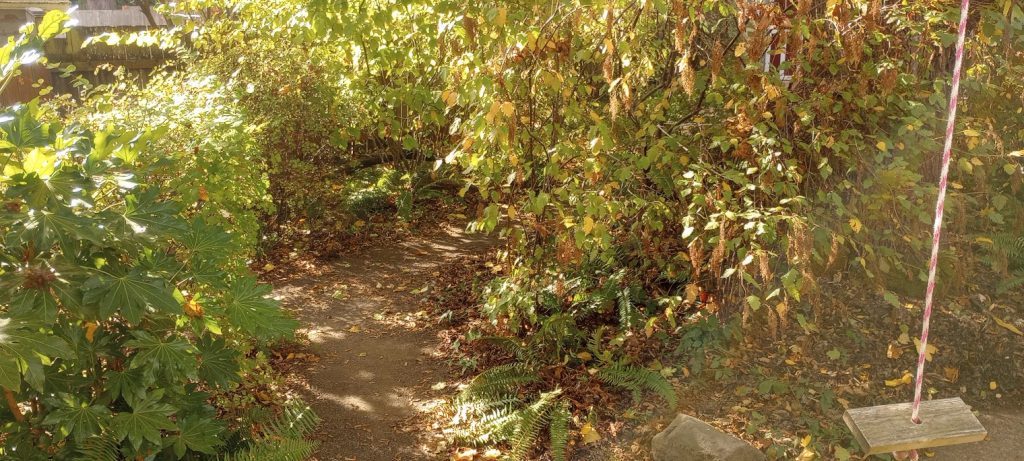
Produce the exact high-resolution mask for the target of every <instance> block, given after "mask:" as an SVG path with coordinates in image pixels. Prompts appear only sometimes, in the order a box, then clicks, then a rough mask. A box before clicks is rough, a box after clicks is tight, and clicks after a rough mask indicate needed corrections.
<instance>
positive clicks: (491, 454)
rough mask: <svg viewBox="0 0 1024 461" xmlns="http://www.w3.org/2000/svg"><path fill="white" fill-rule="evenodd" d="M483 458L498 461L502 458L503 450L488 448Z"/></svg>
mask: <svg viewBox="0 0 1024 461" xmlns="http://www.w3.org/2000/svg"><path fill="white" fill-rule="evenodd" d="M481 456H483V458H484V459H498V458H500V457H501V450H499V449H497V448H488V449H487V451H485V452H484V454H483V455H481Z"/></svg>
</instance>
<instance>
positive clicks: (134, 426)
mask: <svg viewBox="0 0 1024 461" xmlns="http://www.w3.org/2000/svg"><path fill="white" fill-rule="evenodd" d="M174 413H175V409H174V407H173V406H171V405H168V404H166V403H159V402H158V401H157V399H146V400H141V401H139V402H136V403H135V405H133V406H132V411H131V412H122V413H117V414H115V415H114V419H113V422H112V424H111V429H113V432H114V437H115V438H116V439H117V440H118V441H122V440H124V439H125V438H126V437H127V438H128V441H129V442H131V444H132V447H134V448H135V449H136V450H138V449H139V448H140V447H142V444H143V442H146V441H149V442H150V443H152V444H154V445H157V446H160V445H161V443H160V431H161V430H164V431H173V430H174V429H175V426H174V423H173V422H171V420H170V417H171V415H173V414H174Z"/></svg>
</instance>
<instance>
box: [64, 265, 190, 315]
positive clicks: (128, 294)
mask: <svg viewBox="0 0 1024 461" xmlns="http://www.w3.org/2000/svg"><path fill="white" fill-rule="evenodd" d="M83 288H84V289H85V294H84V301H85V302H86V303H96V304H99V316H100V318H101V319H107V318H110V317H111V316H112V315H114V314H115V313H118V312H120V313H121V315H122V316H123V317H124V318H125V320H128V322H130V323H133V324H136V323H139V322H140V321H141V320H142V315H143V314H144V313H145V312H146V310H147V309H154V310H158V311H161V312H165V313H169V314H182V313H183V311H182V309H181V304H179V303H178V301H177V300H175V299H174V296H173V294H172V293H171V290H170V288H169V287H168V286H167V283H166V282H165V281H164V280H162V279H158V278H155V277H150V276H147V275H145V274H144V273H142V271H139V270H133V271H131V272H128V273H125V274H120V275H115V274H112V273H109V272H101V273H99V274H98V275H95V276H93V277H92V278H90V279H89V280H87V281H86V282H85V284H84V286H83Z"/></svg>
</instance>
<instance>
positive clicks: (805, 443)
mask: <svg viewBox="0 0 1024 461" xmlns="http://www.w3.org/2000/svg"><path fill="white" fill-rule="evenodd" d="M810 445H811V436H810V435H807V436H804V438H802V439H800V446H801V447H804V448H807V447H808V446H810Z"/></svg>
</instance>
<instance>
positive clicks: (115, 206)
mask: <svg viewBox="0 0 1024 461" xmlns="http://www.w3.org/2000/svg"><path fill="white" fill-rule="evenodd" d="M65 20H66V16H64V14H63V13H60V12H51V13H48V14H47V15H46V17H45V18H44V19H43V21H42V23H41V24H40V25H39V26H38V27H37V28H34V27H33V26H31V25H30V26H26V29H24V31H25V33H24V34H22V35H21V36H20V37H16V39H15V40H12V41H11V42H9V43H8V44H7V46H6V47H4V48H3V49H2V53H0V56H2V58H3V62H2V68H3V72H4V73H3V75H2V78H0V81H2V82H4V84H6V82H8V81H9V80H10V79H12V78H13V77H14V76H15V75H16V74H17V72H18V71H19V67H20V65H21V64H22V63H23V62H26V61H27V60H29V59H36V58H38V54H37V53H38V52H37V50H39V49H40V48H41V45H42V42H43V41H45V40H46V39H48V38H50V37H53V36H55V35H57V34H59V33H62V32H63V31H64V30H65V27H64V24H65ZM44 61H45V58H44ZM171 102H172V101H164V103H165V104H166V105H167V106H168V108H169V107H170V106H173V104H169V103H171ZM189 107H190V106H188V105H183V106H178V107H177V108H178V109H180V110H188V108H189ZM192 107H194V106H192ZM168 108H165V109H164V110H165V112H164V113H165V114H166V118H162V119H161V118H157V117H155V116H154V113H155V112H160V111H157V110H154V111H153V112H151V113H149V114H148V115H146V117H149V118H147V120H146V123H145V124H141V123H136V126H132V124H131V123H124V124H121V123H118V121H119V119H120V117H121V116H122V115H123V114H118V113H110V114H104V113H93V114H92V115H94V116H95V117H96V118H95V119H92V120H83V121H84V122H86V123H78V122H77V121H76V120H75V119H74V118H73V117H72V118H70V119H69V121H67V122H65V121H64V119H62V118H61V117H60V116H59V115H58V114H57V113H55V112H53V111H48V110H46V109H44V108H42V106H40V103H39V101H38V100H34V101H32V102H30V103H28V104H24V105H19V106H15V107H12V108H9V109H7V110H6V111H5V113H4V121H3V122H2V124H0V132H2V137H3V141H2V146H0V149H2V156H3V177H2V182H0V194H2V200H3V203H4V206H3V209H2V211H0V229H2V235H3V237H2V241H0V255H2V256H0V258H2V262H0V269H2V272H0V291H2V298H3V299H4V301H3V303H2V304H0V337H2V338H3V341H2V342H0V386H2V387H3V390H4V393H5V399H6V405H4V407H3V410H0V414H2V415H3V418H2V419H3V420H4V424H3V426H2V428H0V430H2V433H0V442H2V446H0V453H3V455H4V457H5V458H14V459H111V460H116V459H142V458H151V457H159V458H160V459H179V458H182V457H184V456H186V455H188V456H190V457H191V458H192V459H196V458H197V457H200V456H202V455H208V456H213V455H215V454H217V453H218V452H228V453H236V454H237V455H238V456H239V457H242V459H248V458H244V457H245V456H248V455H247V453H257V452H260V451H259V450H261V448H260V447H261V446H262V445H263V444H265V442H264V441H263V440H264V438H265V436H266V435H267V434H269V433H271V432H270V431H272V430H273V427H272V426H271V427H270V428H269V429H268V430H267V431H264V432H260V431H253V430H252V429H251V428H249V427H243V428H239V427H237V426H232V425H231V424H230V423H231V422H229V421H225V420H221V419H219V418H218V409H216V408H214V407H213V406H212V405H211V404H210V401H211V395H212V394H213V393H217V392H223V391H226V390H229V389H231V388H232V387H233V386H234V385H235V383H237V382H239V380H240V379H242V375H243V372H244V371H245V370H243V368H242V365H241V363H242V362H243V356H244V355H245V354H246V353H248V352H249V351H251V350H253V348H254V347H256V346H258V345H261V344H265V343H266V342H267V341H271V340H275V339H278V338H284V337H288V336H290V335H291V334H292V331H293V329H294V328H295V326H296V322H295V321H294V320H292V319H291V318H289V317H288V316H286V315H285V314H284V313H283V312H282V311H281V310H280V309H279V307H278V306H277V305H276V303H274V302H273V301H272V300H269V299H267V298H266V295H267V293H268V292H269V287H267V286H265V285H261V284H259V283H258V282H257V281H256V280H255V278H254V277H253V276H252V275H251V274H249V273H248V271H247V269H246V268H245V263H244V259H239V255H240V254H242V253H244V252H243V251H239V250H238V249H239V248H241V247H243V246H245V245H250V246H251V244H252V242H251V241H248V242H247V241H245V240H244V239H243V240H241V241H240V240H239V236H238V233H237V232H228V231H227V230H225V225H227V226H228V228H230V229H231V230H232V231H237V230H239V229H241V230H243V231H249V232H251V230H252V229H246V226H247V225H246V224H244V223H243V224H242V225H240V226H233V225H231V220H230V219H227V218H226V216H230V215H231V214H232V213H235V212H237V211H239V210H238V209H232V208H231V205H237V206H238V207H241V208H245V207H246V206H247V205H248V206H252V204H245V203H242V204H238V203H237V202H232V201H231V200H232V199H229V200H225V201H224V202H221V201H219V200H209V199H208V198H207V197H206V196H204V195H205V194H208V193H211V192H213V191H216V192H213V193H217V192H221V193H225V194H230V193H232V192H231V191H228V190H223V191H222V190H220V189H218V188H216V187H215V186H213V185H214V184H229V185H231V186H225V187H233V186H234V185H239V184H242V185H244V184H251V183H249V182H244V181H237V180H238V179H242V180H247V179H249V178H250V174H251V173H250V172H249V171H248V170H246V167H245V166H243V165H239V164H238V163H237V162H241V161H244V160H245V158H244V156H235V157H230V158H228V159H223V163H221V162H222V160H213V159H208V160H204V157H203V156H199V155H194V154H192V155H191V156H188V155H185V156H175V155H174V154H173V148H172V147H169V146H177V147H180V144H179V143H180V142H181V135H180V134H179V135H178V136H179V137H178V139H173V138H169V137H168V136H171V135H169V134H168V133H174V132H175V130H180V129H182V128H181V127H178V126H175V123H176V122H177V123H182V121H181V119H180V118H179V119H178V120H177V121H176V120H174V117H175V116H176V113H175V112H173V111H168V110H167V109H168ZM140 110H141V109H140ZM196 115H197V116H195V117H193V118H190V120H189V121H190V122H191V123H193V124H195V125H200V127H198V128H196V129H195V131H196V132H199V133H203V134H205V135H208V136H210V139H208V140H207V141H206V142H208V143H210V144H212V145H218V143H220V144H219V145H220V146H221V147H224V146H226V145H229V144H232V143H233V142H236V141H237V139H226V140H225V139H218V138H217V137H216V134H215V131H216V130H217V129H218V128H220V127H221V126H220V125H218V123H221V119H222V117H218V119H217V120H212V119H210V118H203V117H202V116H200V115H201V114H196ZM179 117H181V118H185V117H184V116H179ZM96 120H104V123H96ZM138 120H139V119H136V121H138ZM87 125H94V127H93V128H88V127H87ZM230 125H231V124H230V123H228V126H230ZM179 133H180V131H179ZM210 144H202V145H200V146H199V147H200V148H206V147H208V146H209V145H210ZM187 147H192V146H187ZM187 147H186V148H187ZM239 148H240V149H244V144H243V146H239ZM236 152H237V151H236ZM229 153H230V152H229ZM183 157H184V158H183ZM231 162H236V163H235V164H234V165H233V166H234V167H237V168H240V169H241V170H232V169H230V168H228V169H226V170H219V169H218V168H224V166H223V165H225V164H230V163H231ZM256 177H257V178H258V175H256ZM203 184H208V185H210V186H209V187H210V190H211V192H205V193H197V192H196V189H197V186H198V188H200V189H201V188H202V187H203ZM256 195H258V194H256ZM222 203H225V204H226V205H225V206H221V204H222ZM210 208H213V209H210ZM218 215H219V216H218ZM249 226H250V227H251V225H249ZM304 412H306V410H305V409H303V408H301V407H298V408H293V409H292V410H289V412H286V414H284V415H283V416H282V418H284V420H285V421H286V422H285V423H281V425H282V426H283V427H287V426H289V425H291V424H293V423H294V421H292V420H293V419H295V418H296V417H299V416H302V414H303V413H304ZM296 415H298V416H296ZM305 418H306V419H308V420H313V418H311V417H310V416H308V415H307V416H305ZM268 420H269V419H268ZM300 427H304V426H300ZM304 430H308V428H307V429H304ZM299 432H301V431H299V430H298V429H297V428H293V429H291V430H290V431H289V432H280V433H279V434H277V433H275V435H274V437H272V439H273V440H275V442H274V443H275V444H277V443H280V442H281V440H282V437H283V438H286V439H287V440H294V441H295V443H293V444H291V445H290V448H292V449H296V450H298V451H297V452H304V453H307V454H308V452H309V451H310V450H309V447H310V445H309V444H308V443H307V442H305V441H303V440H302V437H301V434H299ZM289 437H291V438H289ZM226 443H230V446H229V445H225V444H226ZM286 445H287V444H286ZM270 447H271V448H272V447H273V446H270ZM266 449H267V448H266V447H264V448H262V450H264V451H266ZM260 453H262V452H260ZM292 459H298V458H292Z"/></svg>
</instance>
